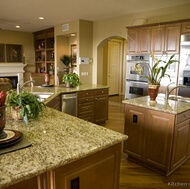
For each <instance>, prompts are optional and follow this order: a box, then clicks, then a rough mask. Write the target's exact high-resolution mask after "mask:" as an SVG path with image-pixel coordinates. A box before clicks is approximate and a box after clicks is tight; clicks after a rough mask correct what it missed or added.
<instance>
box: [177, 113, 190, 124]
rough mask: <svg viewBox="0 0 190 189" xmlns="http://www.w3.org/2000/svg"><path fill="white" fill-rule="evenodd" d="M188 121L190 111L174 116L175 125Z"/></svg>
mask: <svg viewBox="0 0 190 189" xmlns="http://www.w3.org/2000/svg"><path fill="white" fill-rule="evenodd" d="M188 119H190V110H188V111H186V112H183V113H181V114H179V115H177V116H176V120H177V124H178V123H181V122H183V121H186V120H188Z"/></svg>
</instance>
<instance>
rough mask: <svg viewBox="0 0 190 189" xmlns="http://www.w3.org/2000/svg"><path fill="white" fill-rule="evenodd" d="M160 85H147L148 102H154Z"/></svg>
mask: <svg viewBox="0 0 190 189" xmlns="http://www.w3.org/2000/svg"><path fill="white" fill-rule="evenodd" d="M159 87H160V85H149V86H148V95H149V96H150V101H153V102H155V101H156V97H157V95H158V90H159Z"/></svg>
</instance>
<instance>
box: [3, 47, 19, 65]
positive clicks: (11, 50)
mask: <svg viewBox="0 0 190 189" xmlns="http://www.w3.org/2000/svg"><path fill="white" fill-rule="evenodd" d="M6 58H7V62H15V63H19V62H20V63H22V45H15V44H6Z"/></svg>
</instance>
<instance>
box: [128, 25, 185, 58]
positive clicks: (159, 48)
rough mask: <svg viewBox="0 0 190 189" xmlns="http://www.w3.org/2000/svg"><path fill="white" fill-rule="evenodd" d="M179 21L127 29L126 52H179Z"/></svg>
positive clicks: (134, 53)
mask: <svg viewBox="0 0 190 189" xmlns="http://www.w3.org/2000/svg"><path fill="white" fill-rule="evenodd" d="M180 29H181V24H180V23H174V24H160V25H151V26H147V27H137V28H136V27H135V28H129V29H128V44H127V45H128V49H127V54H133V55H136V54H149V53H150V52H151V51H152V52H154V54H160V55H162V54H163V53H170V54H173V53H179V45H180Z"/></svg>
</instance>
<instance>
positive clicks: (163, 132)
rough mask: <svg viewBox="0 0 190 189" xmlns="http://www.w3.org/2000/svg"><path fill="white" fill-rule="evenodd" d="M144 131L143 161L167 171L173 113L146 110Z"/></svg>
mask: <svg viewBox="0 0 190 189" xmlns="http://www.w3.org/2000/svg"><path fill="white" fill-rule="evenodd" d="M147 118H148V124H147V129H146V133H145V138H146V141H145V148H144V153H145V154H144V155H145V157H144V158H145V161H146V162H148V163H149V164H150V165H153V166H155V167H158V168H160V169H162V170H166V171H168V169H169V165H170V157H171V150H172V140H173V127H174V118H175V117H174V115H172V114H167V113H162V112H158V111H153V110H148V116H147Z"/></svg>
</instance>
